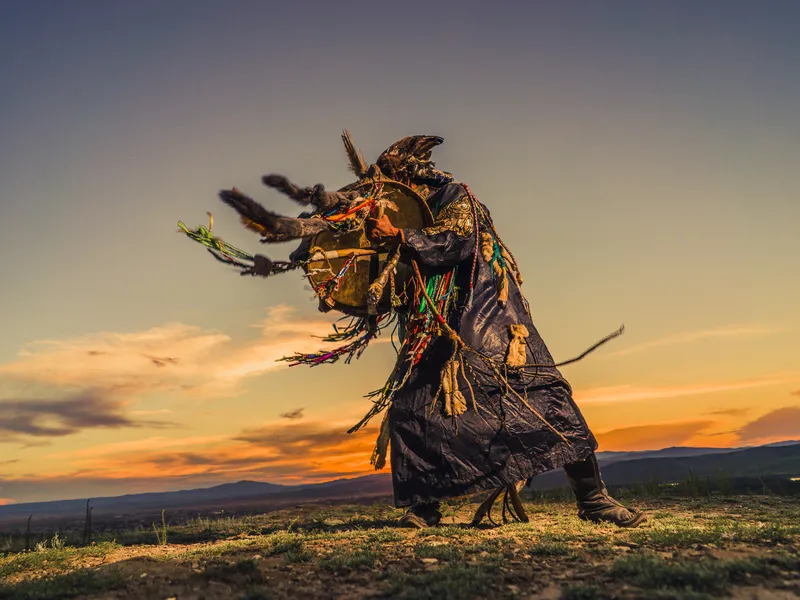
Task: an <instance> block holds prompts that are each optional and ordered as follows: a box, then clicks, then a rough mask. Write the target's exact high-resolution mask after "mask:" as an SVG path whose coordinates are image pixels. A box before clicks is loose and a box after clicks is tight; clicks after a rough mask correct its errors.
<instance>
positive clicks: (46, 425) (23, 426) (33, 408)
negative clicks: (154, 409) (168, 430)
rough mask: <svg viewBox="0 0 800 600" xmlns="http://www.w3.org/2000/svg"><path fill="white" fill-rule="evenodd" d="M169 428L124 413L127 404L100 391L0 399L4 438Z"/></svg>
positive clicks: (0, 431)
mask: <svg viewBox="0 0 800 600" xmlns="http://www.w3.org/2000/svg"><path fill="white" fill-rule="evenodd" d="M145 426H146V427H168V426H170V423H167V422H164V421H136V420H132V419H130V418H129V417H127V416H125V415H124V414H123V405H122V403H121V402H120V401H118V400H115V399H112V398H104V397H102V396H101V395H99V394H96V393H91V392H89V393H84V394H78V395H75V396H72V397H67V398H63V399H56V400H53V399H39V398H25V399H5V400H0V434H3V435H2V438H1V441H3V442H9V441H18V440H20V439H21V438H24V437H26V436H30V437H63V436H66V435H71V434H74V433H78V432H79V431H81V430H84V429H93V428H121V427H145Z"/></svg>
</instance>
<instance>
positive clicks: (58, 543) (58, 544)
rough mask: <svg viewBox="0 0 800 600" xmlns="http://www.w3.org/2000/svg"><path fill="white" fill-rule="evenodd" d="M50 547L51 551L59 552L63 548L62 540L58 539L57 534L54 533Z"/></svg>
mask: <svg viewBox="0 0 800 600" xmlns="http://www.w3.org/2000/svg"><path fill="white" fill-rule="evenodd" d="M50 547H51V548H52V549H53V550H61V549H62V548H63V547H64V540H63V539H61V538H60V537H58V532H56V533H55V535H54V536H53V538H52V539H51V540H50Z"/></svg>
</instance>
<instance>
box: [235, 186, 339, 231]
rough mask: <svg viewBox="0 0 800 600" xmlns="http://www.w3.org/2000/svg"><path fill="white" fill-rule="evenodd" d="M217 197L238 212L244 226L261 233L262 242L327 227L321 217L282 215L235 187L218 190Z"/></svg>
mask: <svg viewBox="0 0 800 600" xmlns="http://www.w3.org/2000/svg"><path fill="white" fill-rule="evenodd" d="M219 197H220V200H222V201H223V202H224V203H225V204H227V205H228V206H230V207H231V208H233V209H234V210H235V211H236V212H238V213H239V216H240V217H241V219H242V223H244V225H245V227H247V228H248V229H250V230H252V231H256V232H257V233H259V234H261V236H262V238H263V239H262V240H261V241H262V242H263V243H269V242H285V241H287V240H294V239H299V238H305V237H310V236H313V235H316V234H317V233H319V232H320V231H322V230H323V229H326V228H327V224H326V223H325V221H323V220H322V219H302V218H297V217H282V216H281V215H278V214H276V213H274V212H271V211H269V210H267V209H265V208H264V207H263V206H261V205H260V204H259V203H258V202H256V201H255V200H253V199H252V198H250V197H248V196H246V195H244V194H243V193H242V192H240V191H239V190H237V189H236V188H233V189H232V190H222V191H220V193H219Z"/></svg>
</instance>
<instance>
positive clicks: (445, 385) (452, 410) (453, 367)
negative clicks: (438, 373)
mask: <svg viewBox="0 0 800 600" xmlns="http://www.w3.org/2000/svg"><path fill="white" fill-rule="evenodd" d="M442 389H443V391H444V412H445V414H447V416H448V417H453V416H458V415H463V414H464V413H465V412H466V411H467V399H466V398H465V397H464V394H462V393H461V390H459V389H458V361H457V360H454V359H452V360H450V361H448V362H447V364H445V366H444V369H442Z"/></svg>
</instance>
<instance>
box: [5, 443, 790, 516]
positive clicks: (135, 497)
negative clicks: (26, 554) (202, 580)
mask: <svg viewBox="0 0 800 600" xmlns="http://www.w3.org/2000/svg"><path fill="white" fill-rule="evenodd" d="M597 456H598V461H599V462H600V463H601V465H602V471H603V479H604V481H605V482H606V484H607V485H611V486H614V485H632V484H635V483H646V482H650V481H653V480H654V479H655V480H656V481H659V482H663V483H667V482H677V481H684V480H685V479H686V478H687V476H688V474H689V473H690V472H691V473H693V474H694V475H696V476H699V477H705V476H707V475H708V476H715V475H718V474H719V473H725V474H726V475H727V476H729V477H758V476H764V477H766V476H785V477H800V442H797V441H792V442H779V443H776V444H768V445H765V446H759V447H752V448H690V447H675V448H664V449H663V450H652V451H646V452H599V453H598V455H597ZM565 485H567V481H566V478H565V476H564V472H563V470H561V469H557V470H556V471H551V472H549V473H543V474H542V475H539V476H537V477H535V478H534V480H533V489H540V490H545V489H552V488H557V487H562V486H565ZM391 495H392V481H391V475H390V474H389V473H382V474H378V475H367V476H364V477H356V478H352V479H337V480H334V481H327V482H325V483H316V484H303V485H279V484H274V483H266V482H261V481H238V482H236V483H224V484H222V485H216V486H213V487H209V488H200V489H190V490H180V491H174V492H151V493H143V494H128V495H125V496H114V497H107V498H92V504H91V505H92V507H93V512H92V514H93V515H94V516H101V515H106V516H114V515H123V514H131V513H139V512H143V511H151V512H160V511H161V510H164V509H168V510H170V509H171V510H172V511H179V512H184V513H187V514H188V513H192V512H196V511H200V510H203V511H209V510H219V509H225V510H228V509H230V508H233V509H236V508H242V507H253V506H263V507H277V506H285V505H288V504H292V503H301V502H310V501H327V500H341V499H361V498H368V497H378V496H391ZM85 507H86V500H85V499H80V500H56V501H52V502H32V503H26V504H7V505H5V506H0V520H15V521H16V520H19V519H20V518H22V517H24V518H27V517H28V515H36V516H37V517H63V516H67V515H71V516H74V517H75V518H82V516H83V514H84V510H85Z"/></svg>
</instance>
